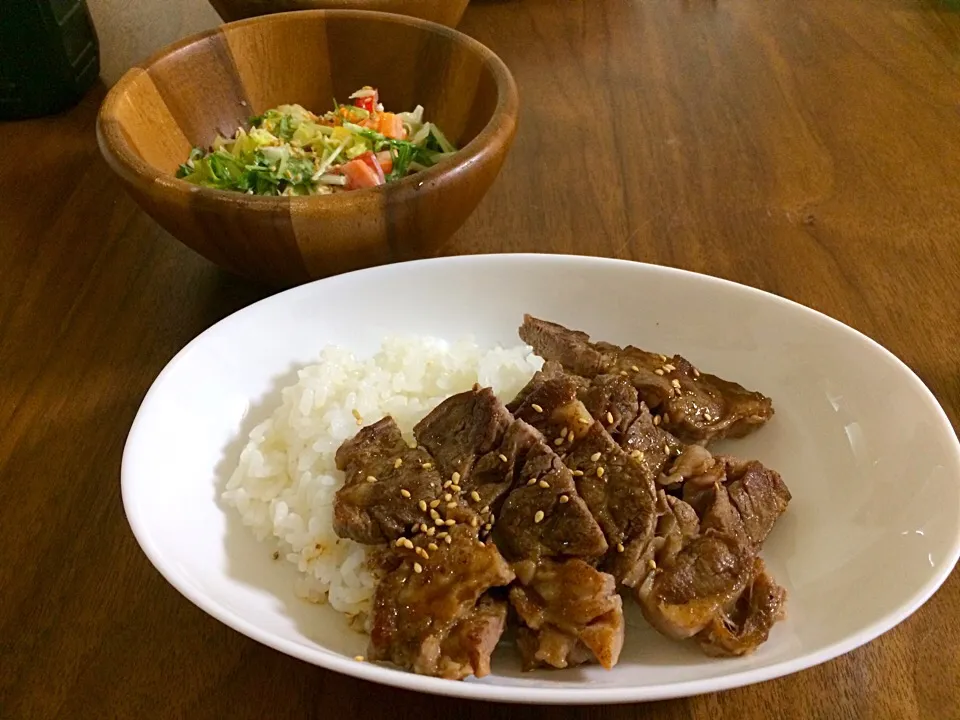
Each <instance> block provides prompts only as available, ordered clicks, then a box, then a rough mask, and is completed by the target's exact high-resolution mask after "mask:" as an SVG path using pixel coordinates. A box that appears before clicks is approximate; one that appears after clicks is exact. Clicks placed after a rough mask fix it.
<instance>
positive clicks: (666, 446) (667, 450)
mask: <svg viewBox="0 0 960 720" xmlns="http://www.w3.org/2000/svg"><path fill="white" fill-rule="evenodd" d="M663 451H664V452H665V453H666V454H667V455H669V454H670V446H669V445H664V446H663Z"/></svg>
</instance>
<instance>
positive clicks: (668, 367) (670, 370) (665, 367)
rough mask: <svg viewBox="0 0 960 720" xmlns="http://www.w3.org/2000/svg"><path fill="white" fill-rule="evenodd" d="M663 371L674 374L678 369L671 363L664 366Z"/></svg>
mask: <svg viewBox="0 0 960 720" xmlns="http://www.w3.org/2000/svg"><path fill="white" fill-rule="evenodd" d="M663 369H664V370H666V371H667V372H673V371H674V370H676V369H677V368H676V366H675V365H671V364H670V363H667V364H666V365H664V366H663Z"/></svg>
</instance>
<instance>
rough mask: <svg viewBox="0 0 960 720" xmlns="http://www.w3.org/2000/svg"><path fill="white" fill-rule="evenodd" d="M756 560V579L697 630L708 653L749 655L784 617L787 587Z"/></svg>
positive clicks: (754, 576)
mask: <svg viewBox="0 0 960 720" xmlns="http://www.w3.org/2000/svg"><path fill="white" fill-rule="evenodd" d="M754 562H755V563H756V564H755V567H754V574H753V580H752V582H751V583H750V585H749V586H747V589H746V590H744V592H743V594H742V595H740V597H739V598H738V599H737V601H736V603H734V605H733V607H732V608H730V609H729V610H725V611H721V612H720V613H718V614H717V615H716V616H714V618H713V619H712V620H711V621H710V622H709V623H708V624H707V626H706V627H705V628H704V629H703V630H701V631H700V632H699V633H698V634H697V636H696V639H697V642H698V643H700V647H701V649H702V650H703V651H704V652H705V653H706V654H707V655H712V656H718V657H729V656H734V657H736V656H740V655H748V654H749V653H752V652H753V651H754V650H756V649H757V648H758V647H759V646H760V645H762V644H763V643H765V642H766V641H767V638H768V637H769V636H770V629H771V628H772V627H773V626H774V625H775V624H776V623H777V622H779V621H780V620H782V619H783V617H784V614H785V606H786V600H787V591H786V590H784V589H783V588H782V587H780V586H779V585H777V583H776V582H774V580H773V578H771V577H770V576H769V575H768V574H767V572H766V570H765V568H764V565H763V561H762V560H760V559H759V558H757V559H756V560H755V561H754Z"/></svg>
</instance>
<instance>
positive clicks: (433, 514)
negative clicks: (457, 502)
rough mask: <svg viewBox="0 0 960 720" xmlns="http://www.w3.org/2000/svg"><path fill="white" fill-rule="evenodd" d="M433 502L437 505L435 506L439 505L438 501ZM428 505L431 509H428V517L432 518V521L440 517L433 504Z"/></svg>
mask: <svg viewBox="0 0 960 720" xmlns="http://www.w3.org/2000/svg"><path fill="white" fill-rule="evenodd" d="M433 502H435V503H437V504H439V503H440V501H439V500H434V501H433ZM430 505H431V508H430V517H432V518H433V519H434V520H436V519H437V518H438V517H440V513H438V512H437V511H436V510H435V509H434V507H433V503H430Z"/></svg>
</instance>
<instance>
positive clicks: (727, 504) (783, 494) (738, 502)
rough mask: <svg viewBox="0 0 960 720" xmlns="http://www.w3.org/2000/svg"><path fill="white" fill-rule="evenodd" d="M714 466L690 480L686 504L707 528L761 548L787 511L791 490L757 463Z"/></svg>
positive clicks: (730, 461)
mask: <svg viewBox="0 0 960 720" xmlns="http://www.w3.org/2000/svg"><path fill="white" fill-rule="evenodd" d="M714 462H715V464H714V465H713V466H712V467H710V468H709V469H708V470H707V471H706V472H704V473H703V474H701V475H697V476H693V477H690V478H688V479H687V481H686V483H685V484H684V486H683V497H684V500H686V501H687V502H689V503H690V504H691V505H692V506H693V507H694V509H696V510H697V513H698V514H699V515H700V516H701V518H703V519H704V522H705V523H706V524H707V525H708V526H712V527H716V528H718V529H721V528H722V529H724V530H725V531H727V532H734V533H740V532H742V533H743V534H744V535H745V536H746V538H747V539H748V540H749V542H750V543H751V544H752V545H753V546H754V547H755V548H759V547H760V546H761V545H762V544H763V541H764V540H765V539H766V538H767V535H769V534H770V531H771V530H772V529H773V525H774V523H776V521H777V519H778V518H779V517H780V516H781V515H782V514H783V513H784V512H785V511H786V509H787V505H788V504H789V502H790V499H791V495H790V490H789V488H787V486H786V483H784V482H783V479H782V478H781V477H780V474H779V473H777V472H776V471H774V470H770V469H769V468H767V467H765V466H764V465H763V464H762V463H760V462H758V461H756V460H749V461H743V460H738V459H736V458H732V457H728V456H716V457H714ZM741 528H742V530H741Z"/></svg>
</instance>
